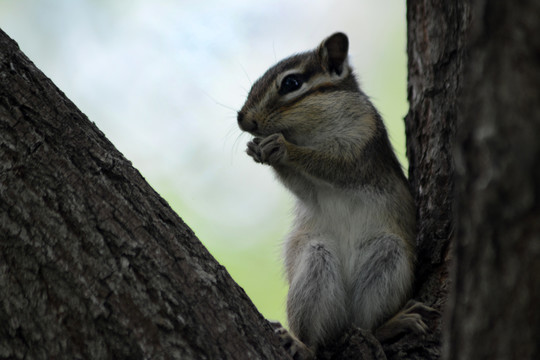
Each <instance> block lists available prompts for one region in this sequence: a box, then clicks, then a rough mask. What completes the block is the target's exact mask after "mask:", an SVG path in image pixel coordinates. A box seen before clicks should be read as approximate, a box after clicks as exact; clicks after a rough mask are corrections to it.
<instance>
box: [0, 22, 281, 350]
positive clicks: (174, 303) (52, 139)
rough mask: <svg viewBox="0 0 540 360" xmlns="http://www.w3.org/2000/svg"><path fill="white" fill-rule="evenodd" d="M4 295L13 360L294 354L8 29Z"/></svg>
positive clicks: (2, 98)
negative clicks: (19, 45) (9, 35)
mask: <svg viewBox="0 0 540 360" xmlns="http://www.w3.org/2000/svg"><path fill="white" fill-rule="evenodd" d="M0 287H1V295H0V324H2V325H1V326H0V358H20V359H22V358H25V359H50V358H70V359H72V358H85V359H101V358H111V359H112V358H114V359H122V358H130V359H142V358H145V359H146V358H153V359H161V358H168V359H227V358H250V359H257V358H260V359H279V358H286V355H285V353H284V352H283V351H282V350H281V349H280V347H279V344H278V340H277V338H276V337H275V336H274V335H273V331H272V329H271V327H270V325H269V324H268V322H267V321H266V320H265V319H263V317H262V316H261V315H260V314H259V312H258V311H257V310H256V309H255V307H254V306H253V304H252V303H251V302H250V300H249V299H248V297H247V296H246V294H245V293H244V291H243V290H242V289H241V288H240V287H238V286H237V285H236V284H235V283H234V282H233V280H232V279H231V277H230V276H229V274H228V273H227V271H226V270H225V269H224V268H223V267H222V266H220V265H219V264H218V263H217V262H216V261H215V260H214V259H213V258H212V256H211V255H210V254H209V253H208V252H207V251H206V249H205V248H204V247H203V246H202V244H201V243H200V242H199V240H198V239H197V238H196V237H195V235H194V234H193V232H192V231H191V230H190V229H189V228H188V227H187V226H186V225H185V224H184V223H183V222H182V220H181V219H180V218H179V217H178V216H177V215H176V214H175V213H174V212H173V211H172V210H171V208H170V207H169V205H168V204H167V203H166V202H165V201H164V200H163V199H162V198H161V197H160V196H159V195H158V194H157V193H156V192H155V191H154V190H152V188H150V186H149V185H148V184H147V183H146V181H145V180H144V179H143V178H142V176H141V175H140V174H139V173H138V172H137V170H135V169H134V168H133V167H132V166H131V164H130V163H129V161H127V160H126V159H125V158H124V157H123V156H122V154H120V153H119V152H118V151H117V150H116V149H115V148H114V147H113V146H112V144H111V143H110V142H109V141H107V139H106V138H105V137H104V135H103V134H102V133H101V132H100V131H99V130H98V129H97V128H96V126H95V125H94V124H93V123H91V122H90V121H89V120H88V119H87V118H86V117H85V116H84V114H82V113H81V112H80V111H79V110H78V109H77V108H76V107H75V105H73V103H71V102H70V101H69V100H68V99H67V98H66V97H65V96H64V94H63V93H62V92H61V91H59V90H58V89H57V88H56V87H55V86H54V84H53V83H52V82H51V81H50V80H49V79H48V78H46V77H45V76H44V75H43V74H42V73H41V72H40V71H39V70H38V69H36V67H35V66H34V64H32V63H31V62H30V61H29V60H28V59H27V58H26V57H25V56H24V55H23V54H22V53H21V52H20V50H19V48H18V46H17V44H15V42H13V41H12V40H11V39H10V38H9V37H8V36H7V35H6V34H4V33H3V32H2V31H0Z"/></svg>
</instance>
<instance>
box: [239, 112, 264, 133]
mask: <svg viewBox="0 0 540 360" xmlns="http://www.w3.org/2000/svg"><path fill="white" fill-rule="evenodd" d="M237 120H238V126H240V129H242V130H244V131H255V130H257V128H258V127H259V126H258V125H257V122H256V121H255V120H254V119H253V118H247V117H246V116H245V114H244V113H243V112H242V111H239V112H238V116H237Z"/></svg>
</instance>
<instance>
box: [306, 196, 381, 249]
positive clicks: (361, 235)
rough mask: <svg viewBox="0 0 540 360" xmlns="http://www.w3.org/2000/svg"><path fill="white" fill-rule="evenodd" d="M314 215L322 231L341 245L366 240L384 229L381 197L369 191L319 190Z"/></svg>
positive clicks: (347, 245) (346, 246)
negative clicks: (378, 197)
mask: <svg viewBox="0 0 540 360" xmlns="http://www.w3.org/2000/svg"><path fill="white" fill-rule="evenodd" d="M317 205H318V206H317V209H318V211H317V212H316V214H315V216H316V217H317V219H316V223H317V224H318V227H319V230H320V232H321V233H324V234H327V235H328V236H329V237H330V238H331V239H332V240H333V241H335V242H336V243H337V244H336V245H337V246H338V247H342V246H343V247H345V248H350V245H351V243H359V242H362V241H365V240H367V239H369V238H371V237H372V236H374V235H375V234H377V233H379V232H380V231H381V227H382V226H383V222H384V216H383V210H382V209H381V204H380V200H379V199H377V197H376V196H374V195H373V194H371V193H369V192H367V191H361V190H358V191H320V192H319V193H318V194H317Z"/></svg>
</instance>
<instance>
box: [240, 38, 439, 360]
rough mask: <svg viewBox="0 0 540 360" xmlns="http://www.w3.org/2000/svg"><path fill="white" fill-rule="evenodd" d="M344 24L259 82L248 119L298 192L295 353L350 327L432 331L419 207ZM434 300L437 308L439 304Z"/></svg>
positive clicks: (291, 298)
mask: <svg viewBox="0 0 540 360" xmlns="http://www.w3.org/2000/svg"><path fill="white" fill-rule="evenodd" d="M348 48H349V40H348V38H347V36H346V35H345V34H343V33H335V34H333V35H332V36H330V37H328V38H326V39H325V40H324V41H323V42H322V43H321V44H320V45H319V46H318V47H317V48H316V49H315V50H312V51H308V52H304V53H300V54H298V55H294V56H291V57H289V58H286V59H284V60H282V61H280V62H279V63H277V64H276V65H275V66H273V67H271V68H270V69H269V70H268V71H267V72H266V73H265V74H264V75H263V76H262V77H261V78H260V79H258V80H257V81H256V82H255V83H254V85H253V87H252V88H251V90H250V92H249V95H248V98H247V100H246V102H245V104H244V105H243V107H242V109H241V110H240V111H239V112H238V118H237V119H238V124H239V127H240V128H241V129H242V130H243V131H247V132H249V133H250V134H252V135H254V136H255V137H254V139H253V140H252V141H250V142H249V143H248V144H247V154H248V155H249V156H251V157H252V158H253V159H254V160H255V161H256V162H258V163H262V164H268V165H270V166H271V167H272V168H273V169H274V170H275V172H276V174H277V176H278V178H279V179H280V180H281V182H282V183H283V184H284V185H285V186H286V187H287V188H288V189H289V190H290V191H291V192H292V193H293V194H294V195H295V196H296V218H295V220H294V223H293V226H292V231H291V232H290V234H289V235H288V237H287V239H286V241H285V268H286V274H287V280H288V283H289V292H288V295H287V318H288V323H289V328H290V333H292V335H291V334H290V333H289V332H286V331H285V330H283V329H280V330H278V333H279V334H281V336H282V337H283V338H284V339H285V340H284V341H285V343H286V344H287V347H288V348H289V350H290V352H291V355H296V357H295V358H312V357H313V356H314V355H315V353H316V351H317V349H318V348H319V347H320V346H322V345H325V344H328V343H329V342H331V341H333V340H335V339H336V338H337V337H339V336H340V335H341V334H343V332H344V331H345V330H347V328H349V327H351V326H357V327H360V328H363V329H370V330H373V331H374V333H375V336H376V337H377V338H378V339H379V340H381V341H384V340H387V339H389V338H392V337H394V336H396V334H399V333H400V332H403V331H414V332H425V331H426V330H427V326H426V325H425V323H424V322H423V320H422V317H421V315H419V314H418V313H421V312H422V311H418V310H423V309H420V308H422V307H423V305H422V304H420V303H416V302H410V303H407V306H405V308H404V310H402V311H401V312H399V313H398V314H397V315H395V316H393V315H394V314H396V313H397V312H398V311H399V310H400V309H402V307H403V305H404V304H405V302H406V301H407V299H408V297H409V296H410V293H411V287H412V284H413V272H414V263H415V234H416V229H415V227H416V225H415V206H414V200H413V198H412V195H411V192H410V189H409V184H408V181H407V179H406V178H405V176H404V174H403V171H402V168H401V165H400V163H399V161H398V160H397V158H396V156H395V154H394V152H393V150H392V147H391V145H390V142H389V139H388V135H387V132H386V129H385V126H384V124H383V121H382V119H381V117H380V115H379V114H378V112H377V110H376V109H375V107H374V106H373V104H372V103H371V102H370V100H369V99H368V97H367V96H366V95H365V94H364V93H363V92H362V90H361V89H360V87H359V85H358V82H357V80H356V78H355V75H354V73H353V69H352V68H351V66H350V65H349V62H348ZM429 309H430V308H428V310H427V311H429Z"/></svg>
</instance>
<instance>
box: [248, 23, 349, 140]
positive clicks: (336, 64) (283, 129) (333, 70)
mask: <svg viewBox="0 0 540 360" xmlns="http://www.w3.org/2000/svg"><path fill="white" fill-rule="evenodd" d="M348 49H349V40H348V38H347V36H346V35H345V34H343V33H339V32H338V33H335V34H333V35H331V36H330V37H328V38H326V39H325V40H324V41H323V42H322V43H321V44H320V45H319V46H318V47H317V48H316V49H315V50H312V51H308V52H305V53H301V54H297V55H293V56H291V57H289V58H286V59H284V60H282V61H280V62H279V63H277V64H276V65H274V66H273V67H271V68H270V69H269V70H268V71H267V72H266V73H265V74H264V75H263V76H262V77H261V78H260V79H258V80H257V81H256V82H255V84H253V87H252V88H251V90H250V92H249V95H248V98H247V100H246V103H245V104H244V106H243V107H242V109H241V110H240V111H239V112H238V125H239V126H240V128H241V129H242V130H244V131H247V132H249V133H251V134H253V135H256V136H267V135H270V134H273V133H282V134H283V135H284V136H285V137H286V138H288V139H289V140H291V141H293V140H295V139H296V140H297V142H298V140H299V138H300V137H301V136H302V134H304V135H305V134H307V133H309V132H312V131H316V130H317V128H318V127H320V126H322V125H324V122H325V121H326V120H325V119H329V118H332V119H335V118H340V117H342V116H339V114H338V116H336V114H335V111H336V96H335V95H336V94H337V93H336V92H340V93H341V94H343V93H344V92H348V93H354V96H356V97H358V93H359V92H360V90H359V87H358V83H357V82H356V79H355V77H354V75H353V73H352V69H351V67H350V66H349V63H348V61H347V55H348ZM351 95H353V94H351ZM330 105H332V106H330ZM338 107H339V106H338ZM328 111H334V113H333V114H328ZM308 120H309V121H308Z"/></svg>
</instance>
